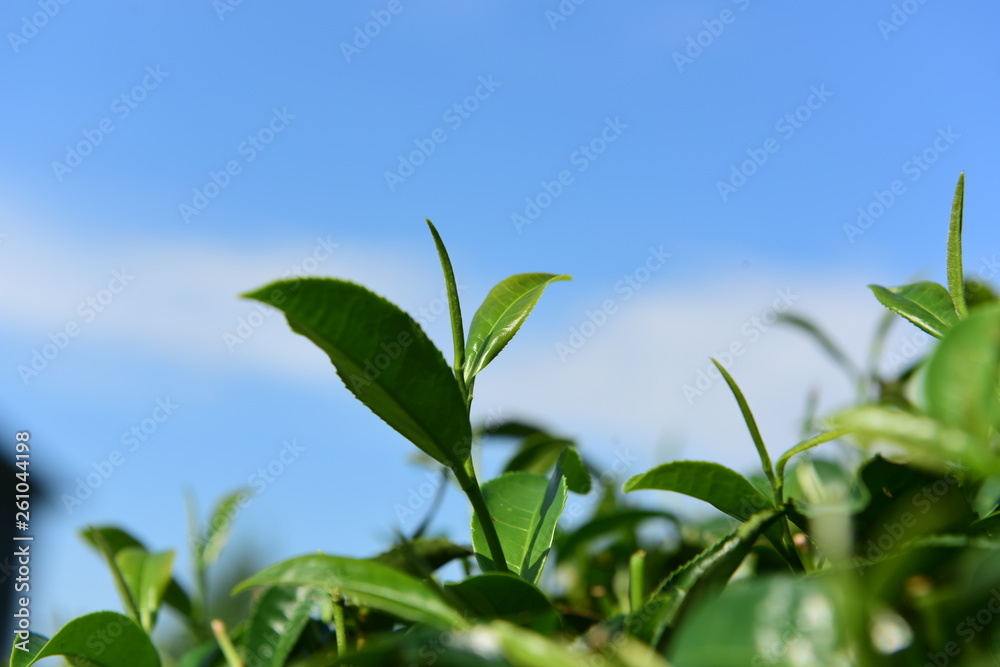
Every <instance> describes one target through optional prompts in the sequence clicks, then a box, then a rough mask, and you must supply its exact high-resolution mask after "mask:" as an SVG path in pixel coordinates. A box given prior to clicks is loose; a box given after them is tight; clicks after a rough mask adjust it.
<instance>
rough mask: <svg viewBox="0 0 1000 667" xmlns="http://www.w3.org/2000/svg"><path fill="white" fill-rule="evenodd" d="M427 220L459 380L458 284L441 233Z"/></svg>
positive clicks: (462, 332)
mask: <svg viewBox="0 0 1000 667" xmlns="http://www.w3.org/2000/svg"><path fill="white" fill-rule="evenodd" d="M424 219H425V220H427V226H428V227H429V228H430V230H431V236H433V237H434V245H435V246H436V247H437V251H438V258H439V259H440V260H441V270H442V271H443V272H444V284H445V289H446V290H447V292H448V310H449V314H450V315H451V336H452V339H453V341H454V343H455V362H454V368H455V374H456V377H458V378H459V379H460V380H464V379H465V378H464V376H463V374H462V373H463V371H462V369H463V368H464V367H465V346H464V344H463V343H464V339H465V328H464V327H463V325H462V307H461V304H460V303H459V301H458V285H457V284H456V283H455V271H454V270H453V269H452V268H451V258H450V257H448V250H447V249H445V247H444V241H442V240H441V235H440V234H438V230H437V228H436V227H434V223H433V222H431V221H430V220H428V219H427V218H424Z"/></svg>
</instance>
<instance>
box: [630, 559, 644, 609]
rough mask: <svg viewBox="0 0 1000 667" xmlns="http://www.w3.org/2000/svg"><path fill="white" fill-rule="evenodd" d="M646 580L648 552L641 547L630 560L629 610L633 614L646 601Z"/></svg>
mask: <svg viewBox="0 0 1000 667" xmlns="http://www.w3.org/2000/svg"><path fill="white" fill-rule="evenodd" d="M645 582H646V552H645V551H644V550H642V549H639V550H638V551H636V552H635V553H634V554H632V557H631V558H629V561H628V598H629V611H631V612H632V613H633V614H634V613H636V612H638V611H639V609H640V608H642V605H643V602H645V599H646V595H645V590H644V589H645Z"/></svg>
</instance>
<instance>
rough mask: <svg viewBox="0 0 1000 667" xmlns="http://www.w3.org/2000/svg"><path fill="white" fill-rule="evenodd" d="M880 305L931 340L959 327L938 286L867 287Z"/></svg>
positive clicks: (921, 283)
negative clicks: (914, 325) (913, 325)
mask: <svg viewBox="0 0 1000 667" xmlns="http://www.w3.org/2000/svg"><path fill="white" fill-rule="evenodd" d="M868 287H869V289H871V291H872V292H873V293H874V294H875V298H876V299H878V300H879V302H880V303H881V304H882V305H883V306H885V307H886V308H888V309H889V310H891V311H892V312H894V313H896V314H898V315H902V316H903V317H905V318H906V319H908V320H909V321H910V322H913V323H914V324H916V325H917V326H918V327H920V328H921V329H923V330H924V331H926V332H927V333H929V334H930V335H932V336H936V337H937V338H941V337H942V336H944V334H945V332H946V331H947V330H948V329H950V328H951V327H953V326H954V325H956V324H958V314H957V313H956V312H955V305H954V304H953V303H952V301H951V295H950V294H948V290H946V289H945V288H944V287H942V286H941V285H939V284H937V283H932V282H926V281H923V282H918V283H913V284H912V285H903V286H901V287H882V286H881V285H869V286H868Z"/></svg>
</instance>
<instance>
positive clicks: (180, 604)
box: [80, 526, 192, 620]
mask: <svg viewBox="0 0 1000 667" xmlns="http://www.w3.org/2000/svg"><path fill="white" fill-rule="evenodd" d="M95 533H96V534H99V535H100V536H101V537H102V538H103V539H104V543H105V544H106V545H107V546H108V548H109V549H110V551H111V554H112V556H114V555H116V554H117V553H118V552H119V551H121V550H122V549H125V548H127V547H138V548H140V549H144V550H146V551H148V549H146V547H145V546H144V545H143V543H142V542H141V541H139V540H138V539H137V538H136V537H134V536H133V535H132V534H131V533H128V532H127V531H124V530H122V529H121V528H117V527H115V526H98V527H90V528H86V529H84V530H82V531H80V536H81V537H83V539H84V540H86V542H87V543H88V544H90V545H91V546H92V547H94V548H95V549H97V548H98V546H97V542H96V539H95ZM163 601H164V602H165V603H166V604H168V605H170V606H171V607H173V608H174V609H175V610H176V611H177V612H178V613H180V614H181V615H182V616H183V617H185V618H186V619H188V620H191V614H192V608H191V598H190V597H189V596H188V594H187V592H186V591H185V590H184V588H183V587H182V586H181V585H180V584H179V583H177V580H176V579H173V578H172V579H171V580H170V584H169V585H168V586H167V590H166V592H165V593H164V595H163Z"/></svg>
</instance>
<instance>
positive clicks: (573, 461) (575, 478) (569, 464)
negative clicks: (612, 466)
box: [559, 445, 591, 495]
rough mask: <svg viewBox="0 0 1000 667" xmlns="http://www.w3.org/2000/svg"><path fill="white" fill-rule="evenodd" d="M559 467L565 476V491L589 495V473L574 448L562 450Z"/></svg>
mask: <svg viewBox="0 0 1000 667" xmlns="http://www.w3.org/2000/svg"><path fill="white" fill-rule="evenodd" d="M559 466H560V467H561V468H562V471H563V475H565V476H566V488H567V489H569V490H570V491H572V492H573V493H579V494H580V495H586V494H588V493H590V489H591V483H590V471H589V470H587V465H586V464H585V463H584V462H583V459H582V458H580V453H579V452H578V451H576V447H573V446H572V445H570V446H569V447H567V448H566V449H565V450H563V453H562V455H561V456H560V459H559Z"/></svg>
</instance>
